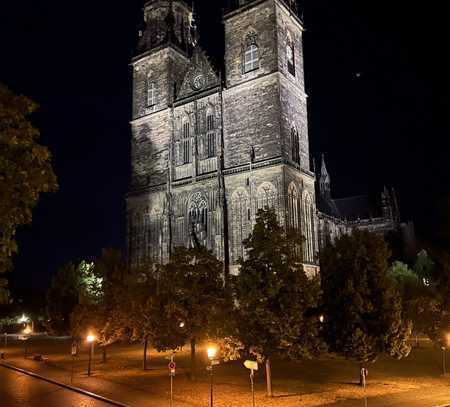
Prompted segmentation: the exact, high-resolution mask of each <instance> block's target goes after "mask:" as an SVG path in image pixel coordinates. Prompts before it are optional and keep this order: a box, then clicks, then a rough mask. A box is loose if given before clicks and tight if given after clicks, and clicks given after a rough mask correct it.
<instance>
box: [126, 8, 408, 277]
mask: <svg viewBox="0 0 450 407" xmlns="http://www.w3.org/2000/svg"><path fill="white" fill-rule="evenodd" d="M223 25H224V30H225V55H224V60H223V61H222V63H223V66H224V69H223V72H221V70H217V69H215V68H214V67H213V65H212V64H211V62H210V60H209V59H208V56H207V55H206V53H205V52H204V51H203V50H202V48H201V47H200V45H199V34H198V31H197V27H196V20H195V13H194V12H193V7H192V5H191V4H190V3H189V2H188V1H186V0H149V1H147V2H146V3H145V5H144V22H143V24H142V27H141V29H140V31H139V42H138V45H137V51H136V54H135V55H136V56H135V57H134V58H133V60H132V68H133V117H132V121H131V128H132V158H131V161H132V181H131V187H130V191H129V194H128V196H127V217H128V256H129V259H130V262H131V264H132V265H139V264H144V263H145V262H149V261H156V262H167V261H168V259H169V258H170V255H171V253H172V251H173V250H174V248H175V247H178V246H192V245H195V244H201V245H204V246H206V247H207V248H208V249H210V250H211V251H213V252H214V253H215V254H216V255H217V256H218V257H219V258H221V259H222V260H224V263H225V267H226V270H227V271H229V272H231V273H235V272H236V271H237V263H238V260H239V259H240V258H241V257H243V256H245V251H244V247H243V244H242V242H243V240H245V239H246V237H247V236H248V235H249V233H250V232H251V231H252V228H253V225H254V223H255V218H256V214H257V211H258V209H261V208H266V207H272V208H274V209H275V211H276V213H277V215H278V219H279V221H280V223H281V224H282V225H284V226H285V227H286V228H287V229H290V230H296V231H298V233H299V235H301V236H302V237H303V238H304V245H303V252H304V253H303V261H304V264H305V270H306V271H307V272H308V273H310V274H315V273H317V272H318V254H319V251H320V248H321V247H323V245H325V244H327V243H328V242H330V241H333V240H334V239H335V238H336V237H338V236H340V235H342V234H344V233H348V232H349V231H351V230H352V228H355V227H356V228H366V229H370V230H374V231H377V232H380V233H386V232H387V231H389V230H394V229H396V228H398V227H399V213H398V207H397V204H396V199H395V194H393V192H392V191H388V190H385V191H384V192H383V193H382V199H381V200H380V201H381V202H379V205H378V206H376V205H375V207H372V206H371V205H372V203H370V202H369V200H368V199H366V197H355V198H349V199H344V200H336V199H333V198H332V196H331V183H330V176H329V174H328V171H327V169H326V165H325V161H324V160H322V166H321V169H320V173H319V174H317V175H316V174H315V173H314V171H313V168H312V167H311V164H310V163H311V159H310V152H309V142H308V121H307V95H306V94H305V83H304V72H303V66H304V65H303V46H302V41H303V24H302V21H301V19H300V18H299V14H298V10H297V5H296V0H234V1H231V2H230V4H228V5H227V7H226V8H225V9H224V15H223Z"/></svg>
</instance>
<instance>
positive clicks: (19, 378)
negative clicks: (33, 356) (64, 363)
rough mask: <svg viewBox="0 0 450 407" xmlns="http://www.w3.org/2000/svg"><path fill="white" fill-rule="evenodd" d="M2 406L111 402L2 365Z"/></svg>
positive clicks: (81, 406)
mask: <svg viewBox="0 0 450 407" xmlns="http://www.w3.org/2000/svg"><path fill="white" fill-rule="evenodd" d="M0 406H2V407H16V406H17V407H18V406H20V407H111V405H110V404H107V403H104V402H101V401H98V400H95V399H92V398H90V397H87V396H83V395H81V394H78V393H75V392H72V391H70V390H66V389H64V388H61V387H59V386H56V385H53V384H50V383H47V382H44V381H42V380H39V379H35V378H33V377H30V376H27V375H25V374H22V373H18V372H15V371H13V370H10V369H6V368H3V367H0Z"/></svg>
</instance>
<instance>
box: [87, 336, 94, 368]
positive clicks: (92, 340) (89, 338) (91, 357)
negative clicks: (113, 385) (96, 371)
mask: <svg viewBox="0 0 450 407" xmlns="http://www.w3.org/2000/svg"><path fill="white" fill-rule="evenodd" d="M86 340H87V342H88V343H89V345H90V347H89V363H88V376H90V375H91V363H92V359H93V357H94V341H95V337H94V336H93V335H88V337H87V338H86Z"/></svg>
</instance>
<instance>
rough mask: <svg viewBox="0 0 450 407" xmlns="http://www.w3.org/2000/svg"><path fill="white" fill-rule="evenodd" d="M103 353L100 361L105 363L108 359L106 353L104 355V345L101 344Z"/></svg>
mask: <svg viewBox="0 0 450 407" xmlns="http://www.w3.org/2000/svg"><path fill="white" fill-rule="evenodd" d="M102 350H103V355H102V362H103V363H106V362H107V361H108V358H107V355H106V346H103V349H102Z"/></svg>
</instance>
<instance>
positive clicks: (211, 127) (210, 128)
mask: <svg viewBox="0 0 450 407" xmlns="http://www.w3.org/2000/svg"><path fill="white" fill-rule="evenodd" d="M206 156H207V157H208V158H211V157H215V156H216V132H215V123H214V115H213V113H212V112H208V113H207V115H206Z"/></svg>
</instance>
